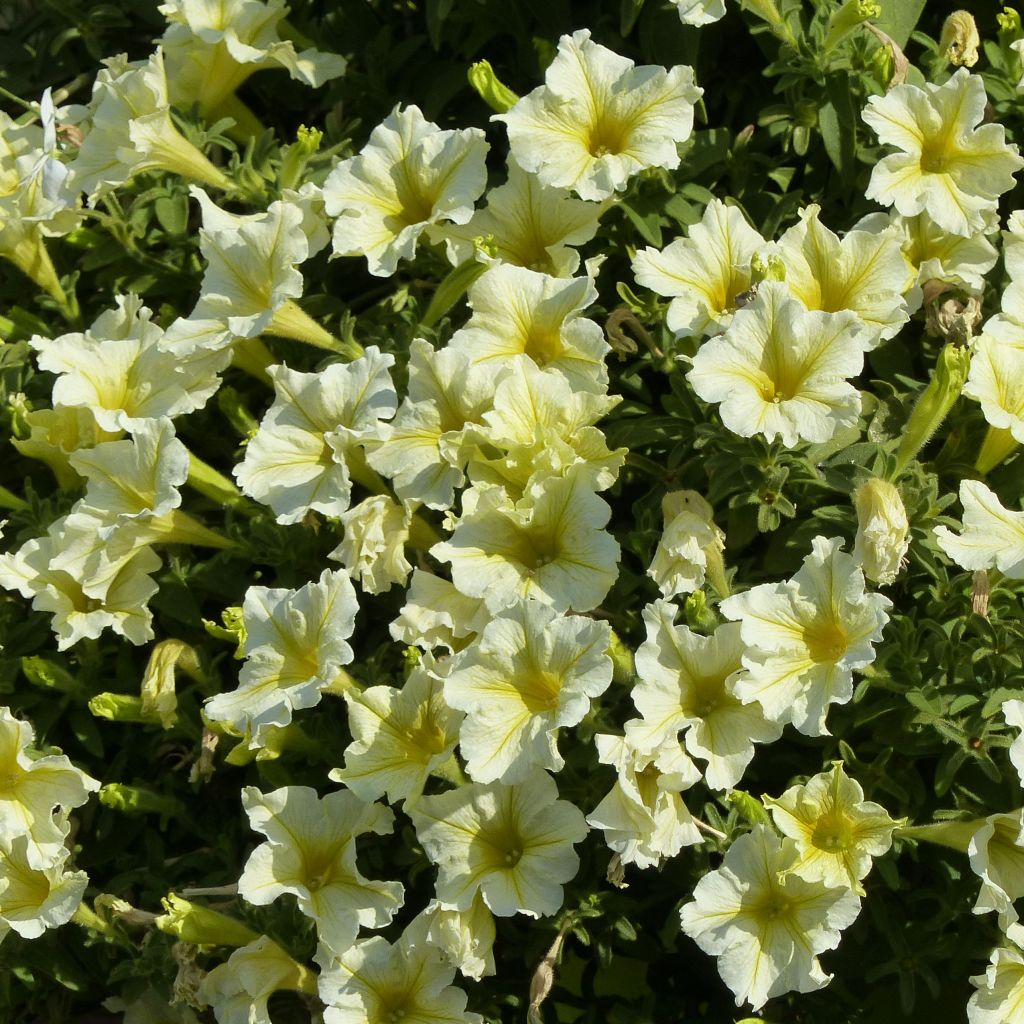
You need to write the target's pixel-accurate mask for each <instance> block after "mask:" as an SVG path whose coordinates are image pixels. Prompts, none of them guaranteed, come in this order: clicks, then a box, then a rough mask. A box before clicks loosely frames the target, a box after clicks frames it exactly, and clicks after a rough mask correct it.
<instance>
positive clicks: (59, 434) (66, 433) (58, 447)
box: [11, 405, 121, 491]
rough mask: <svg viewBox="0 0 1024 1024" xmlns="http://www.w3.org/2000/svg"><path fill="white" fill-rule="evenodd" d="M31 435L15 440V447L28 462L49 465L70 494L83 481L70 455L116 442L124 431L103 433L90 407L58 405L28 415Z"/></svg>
mask: <svg viewBox="0 0 1024 1024" xmlns="http://www.w3.org/2000/svg"><path fill="white" fill-rule="evenodd" d="M25 425H26V426H27V427H28V430H29V435H28V437H25V438H18V437H12V438H11V444H13V445H14V447H15V448H17V449H18V451H19V452H21V454H22V455H24V456H25V457H26V458H28V459H38V460H39V461H40V462H45V463H46V465H47V466H49V467H50V469H51V470H52V471H53V475H54V476H55V477H56V478H57V483H58V484H60V486H61V487H62V488H64V489H65V490H68V491H73V490H77V488H78V487H79V486H80V484H81V483H82V478H81V477H80V476H79V475H78V473H76V472H75V470H74V469H72V468H71V463H70V462H69V456H70V455H71V453H72V452H76V451H78V450H79V449H80V448H92V447H93V446H94V445H97V444H99V443H100V442H102V441H114V440H116V439H117V438H118V437H119V436H120V434H121V431H119V430H117V431H113V430H103V429H101V428H100V427H99V426H98V425H97V423H96V417H95V416H93V414H92V410H91V409H90V408H89V407H88V406H87V405H56V406H54V407H53V408H52V409H33V410H32V411H31V412H28V413H26V414H25Z"/></svg>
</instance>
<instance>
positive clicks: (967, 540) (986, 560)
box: [934, 480, 1024, 580]
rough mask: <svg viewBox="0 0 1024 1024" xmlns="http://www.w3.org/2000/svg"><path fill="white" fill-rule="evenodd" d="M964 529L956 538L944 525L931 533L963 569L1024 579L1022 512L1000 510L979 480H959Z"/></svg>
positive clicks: (999, 504)
mask: <svg viewBox="0 0 1024 1024" xmlns="http://www.w3.org/2000/svg"><path fill="white" fill-rule="evenodd" d="M960 504H961V505H962V506H963V509H964V518H963V529H962V530H961V532H960V535H959V536H957V535H956V534H955V533H953V532H952V531H951V530H949V529H948V528H947V527H945V526H936V527H935V530H934V533H935V537H936V539H937V540H938V542H939V547H940V548H942V550H943V551H945V553H946V554H947V555H948V556H949V557H950V558H951V559H952V560H953V561H954V562H956V564H957V565H959V566H960V567H961V568H963V569H998V570H999V571H1000V572H1001V573H1004V574H1005V575H1006V576H1008V577H1009V578H1010V579H1014V580H1019V579H1024V512H1013V511H1011V510H1010V509H1006V508H1004V507H1003V505H1002V503H1001V502H1000V501H999V498H998V496H997V495H996V494H995V492H994V491H992V490H991V489H990V488H988V487H986V486H985V484H983V483H982V482H981V481H980V480H961V481H960Z"/></svg>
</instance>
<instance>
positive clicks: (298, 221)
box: [165, 185, 334, 351]
mask: <svg viewBox="0 0 1024 1024" xmlns="http://www.w3.org/2000/svg"><path fill="white" fill-rule="evenodd" d="M190 191H191V193H192V196H193V198H195V199H196V200H197V201H198V203H199V206H200V209H201V210H202V215H203V226H202V227H201V228H200V229H199V249H200V251H201V252H202V254H203V258H204V259H205V260H206V271H205V273H204V274H203V283H202V286H201V290H200V295H199V301H198V302H197V303H196V307H195V309H194V310H193V311H192V314H191V316H190V317H189V320H188V321H182V322H180V325H179V326H178V327H177V328H176V331H174V332H171V337H170V338H169V339H168V340H167V341H166V342H165V345H166V346H167V347H176V348H177V349H178V350H179V351H181V350H182V340H179V337H178V335H180V334H182V333H183V332H185V331H186V330H187V329H190V330H191V331H193V332H195V331H198V330H199V327H198V326H197V325H202V324H203V323H205V322H206V321H211V322H213V323H216V324H220V325H222V326H223V327H226V328H227V330H228V331H230V333H231V334H232V335H235V336H237V337H241V338H254V337H256V336H257V335H259V334H264V333H265V334H278V335H282V336H284V337H286V338H295V339H296V340H298V341H305V342H308V343H309V344H313V345H319V346H320V347H321V348H331V347H332V344H334V342H333V339H332V338H331V336H330V334H329V333H328V332H327V331H326V330H324V328H322V327H320V325H319V324H317V323H316V321H314V320H312V319H311V318H310V316H309V315H308V314H307V313H305V312H303V311H302V309H300V308H299V306H298V305H296V303H295V299H297V298H299V297H300V296H301V295H302V284H303V282H302V274H301V273H300V272H299V270H298V268H297V265H298V264H299V263H305V261H306V260H307V259H309V258H310V257H311V256H314V255H316V253H318V252H319V251H320V250H321V249H322V248H323V247H324V246H325V245H326V244H327V242H328V240H329V238H330V235H329V234H328V231H327V225H326V223H325V220H324V214H323V203H322V201H321V199H320V194H319V190H318V189H316V188H315V187H314V186H311V185H310V186H304V187H303V190H302V191H301V192H294V191H290V190H286V191H285V198H283V199H278V200H277V201H275V202H273V203H271V204H270V206H269V207H267V209H266V211H264V212H262V213H249V214H240V213H228V212H227V211H226V210H222V209H221V208H220V207H219V206H217V204H216V203H214V202H213V200H212V199H210V197H209V196H208V195H207V194H206V193H205V192H204V191H203V190H202V189H201V188H198V187H196V186H193V187H192V188H191V190H190ZM216 343H217V344H219V343H220V342H219V341H218V342H216ZM196 344H197V340H196V339H195V338H194V337H193V338H191V340H190V342H189V343H188V344H187V345H186V346H185V348H186V349H187V348H188V347H192V346H195V345H196ZM206 344H207V345H209V342H208V341H207V342H206Z"/></svg>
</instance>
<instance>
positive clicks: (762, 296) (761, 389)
mask: <svg viewBox="0 0 1024 1024" xmlns="http://www.w3.org/2000/svg"><path fill="white" fill-rule="evenodd" d="M875 336H876V335H875V332H873V331H872V330H871V329H870V328H868V327H866V326H864V324H862V323H861V321H860V319H859V318H858V317H857V315H856V314H854V313H851V312H842V313H825V312H821V311H814V312H808V311H807V310H806V309H805V308H804V306H803V305H802V304H801V303H800V302H798V301H797V300H796V299H793V298H791V297H790V293H789V290H788V289H787V288H786V286H785V285H784V284H782V283H781V282H775V281H764V282H762V283H761V285H760V286H759V287H758V291H757V298H756V299H755V300H754V302H753V303H751V305H750V306H748V307H746V308H744V309H741V310H740V311H739V312H737V313H736V315H735V316H734V317H733V320H732V323H731V324H730V326H729V330H728V331H727V332H726V333H725V334H724V335H722V336H721V337H718V338H712V340H711V341H709V342H707V343H706V344H705V345H703V346H702V347H701V348H700V350H699V351H698V352H697V355H696V356H695V357H694V360H693V369H692V370H691V371H690V372H689V374H687V379H688V380H689V382H690V384H691V385H692V387H693V390H694V391H696V392H697V394H698V395H699V396H700V397H701V398H703V399H704V401H706V402H714V403H720V404H719V410H718V411H719V415H720V416H721V417H722V422H723V423H724V424H725V425H726V426H727V427H728V428H729V429H730V430H731V431H732V432H733V433H735V434H739V435H740V437H754V436H755V435H760V436H762V437H765V438H767V439H768V440H769V441H772V440H774V439H775V438H776V437H778V438H781V440H782V443H783V444H784V445H785V446H786V447H787V448H792V447H794V446H795V445H796V444H797V443H798V442H799V441H801V440H803V441H815V442H820V441H827V440H828V439H829V438H830V437H832V435H833V434H835V432H836V431H837V430H838V429H840V427H846V426H852V425H853V424H855V423H856V422H857V417H858V415H859V413H860V394H859V392H858V391H857V389H856V388H855V387H854V386H853V385H852V384H851V383H849V378H850V377H854V376H856V375H857V374H858V373H860V371H861V367H862V366H863V364H864V352H865V350H866V349H868V348H870V347H871V345H872V344H873V340H874V338H875Z"/></svg>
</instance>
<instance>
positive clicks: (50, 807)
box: [0, 708, 100, 900]
mask: <svg viewBox="0 0 1024 1024" xmlns="http://www.w3.org/2000/svg"><path fill="white" fill-rule="evenodd" d="M33 739H34V733H33V730H32V726H31V725H29V723H28V722H21V721H19V720H18V719H17V718H15V717H14V715H13V714H11V710H10V708H0V842H3V841H6V842H8V843H10V842H11V841H12V840H14V838H15V837H17V836H26V837H27V838H28V843H27V845H26V847H25V853H26V856H27V857H28V858H29V860H30V861H32V862H33V864H34V865H35V866H36V867H44V866H45V865H46V864H50V863H53V862H55V861H57V860H60V859H61V858H62V854H63V853H64V852H65V851H64V839H65V836H66V835H67V831H68V829H67V824H66V817H67V811H69V810H71V809H72V808H74V807H80V806H81V805H82V804H84V803H85V802H86V801H87V800H88V799H89V794H90V793H95V792H96V791H97V790H98V789H99V788H100V784H99V783H98V782H97V781H96V780H95V779H93V778H91V777H90V776H88V775H86V774H85V772H83V771H81V770H80V769H78V768H76V767H75V766H74V765H73V764H72V763H71V762H70V761H69V760H68V759H67V758H66V757H65V756H64V755H63V754H47V755H45V756H43V757H37V758H34V759H33V758H31V757H29V756H28V754H27V753H26V748H27V747H28V746H29V745H30V744H31V743H32V741H33ZM55 811H57V812H60V813H59V814H58V815H57V817H56V818H55V817H54V812H55ZM0 900H2V896H0Z"/></svg>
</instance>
